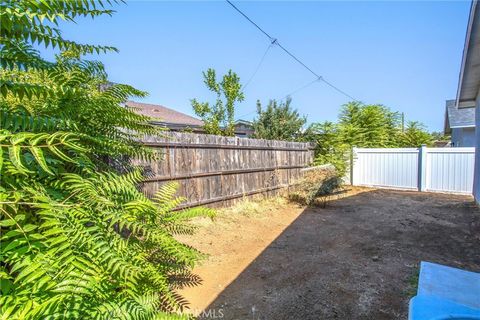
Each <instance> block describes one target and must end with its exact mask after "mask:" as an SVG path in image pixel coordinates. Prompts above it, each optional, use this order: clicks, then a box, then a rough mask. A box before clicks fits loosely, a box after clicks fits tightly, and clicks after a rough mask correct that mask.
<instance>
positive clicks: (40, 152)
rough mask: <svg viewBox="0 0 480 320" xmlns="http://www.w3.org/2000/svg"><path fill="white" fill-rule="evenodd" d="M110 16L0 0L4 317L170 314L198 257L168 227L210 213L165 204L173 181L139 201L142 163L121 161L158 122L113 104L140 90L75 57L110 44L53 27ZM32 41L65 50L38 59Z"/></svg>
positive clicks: (98, 8)
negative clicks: (87, 41) (82, 40)
mask: <svg viewBox="0 0 480 320" xmlns="http://www.w3.org/2000/svg"><path fill="white" fill-rule="evenodd" d="M106 3H110V2H108V1H107V2H106ZM110 14H112V10H110V9H108V8H106V7H104V4H103V3H102V2H100V1H95V0H85V1H61V0H55V1H54V0H42V1H37V0H22V1H18V0H4V1H2V5H1V10H0V18H1V23H0V34H1V38H0V60H1V68H0V84H1V87H0V92H1V95H2V99H1V101H0V119H1V121H0V124H1V129H0V176H1V179H0V233H1V235H2V238H1V241H2V246H1V251H0V252H1V255H0V290H1V293H2V295H1V297H0V318H2V319H159V318H169V317H172V318H179V317H180V315H178V314H177V312H178V311H180V310H181V308H182V307H183V305H184V304H185V301H184V300H183V298H181V297H180V296H179V295H178V294H177V293H176V292H175V288H176V287H178V286H181V285H185V284H187V285H189V284H194V283H196V282H197V281H198V279H197V278H196V277H195V276H193V275H192V274H191V273H190V270H191V268H192V266H193V265H194V264H195V262H196V261H197V259H199V258H200V257H201V254H200V253H199V252H197V251H196V250H194V249H193V248H191V247H189V246H186V245H184V244H182V243H180V242H178V241H177V240H176V239H175V238H174V236H173V235H174V233H177V232H191V231H192V227H191V226H190V225H188V224H186V223H185V221H186V220H187V219H188V218H189V217H192V216H195V215H211V214H212V212H211V211H210V210H208V209H193V210H186V211H177V212H174V211H172V209H173V208H175V207H176V206H177V205H178V204H179V203H180V202H181V201H182V199H181V198H176V197H175V196H174V194H175V191H176V188H175V186H174V185H172V184H168V185H165V186H164V187H162V188H161V189H160V190H159V191H158V192H157V193H156V195H155V196H154V198H153V200H150V199H148V198H146V196H145V195H144V194H143V193H142V192H141V191H139V190H138V186H137V185H138V183H139V182H140V181H142V180H143V179H144V177H143V175H142V169H141V168H137V167H134V166H132V165H131V163H130V161H128V159H126V157H144V158H148V159H155V157H156V156H155V153H154V152H152V150H150V149H148V148H146V147H144V146H142V145H141V144H139V143H138V142H137V140H138V138H139V137H140V136H142V135H145V134H156V133H158V131H157V129H156V128H155V127H153V126H151V125H150V124H149V123H148V120H149V118H148V117H144V116H141V115H138V114H136V113H135V112H134V111H132V110H130V109H127V108H124V107H122V106H121V103H122V102H124V101H125V100H126V99H127V98H129V97H139V96H140V97H141V96H145V94H146V93H144V92H142V91H139V90H136V89H135V88H132V87H131V86H128V85H124V84H114V85H112V86H109V87H108V88H105V84H106V83H107V82H108V80H107V74H106V72H105V70H104V67H103V65H102V64H101V63H100V62H97V61H87V60H84V59H83V58H82V55H83V54H85V53H89V54H91V53H98V52H102V51H115V49H114V48H111V47H102V46H92V45H83V44H77V43H75V42H72V41H68V40H65V39H63V38H62V37H61V35H60V30H59V29H58V28H57V27H56V26H58V24H59V22H60V21H61V20H64V21H74V20H75V18H76V17H78V16H92V17H97V16H101V15H110ZM34 46H44V47H47V48H53V49H55V48H57V49H58V48H60V49H61V52H62V53H61V54H60V55H59V56H58V58H57V61H54V62H51V61H46V60H45V59H43V58H42V57H41V55H40V54H39V52H38V51H36V50H35V49H34ZM102 87H103V88H104V89H103V90H101V89H100V88H102ZM122 159H124V160H123V161H118V160H122ZM111 160H117V161H116V166H115V167H113V166H112V161H111ZM120 169H121V170H120ZM120 172H123V174H121V173H120Z"/></svg>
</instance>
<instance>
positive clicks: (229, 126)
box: [191, 68, 244, 136]
mask: <svg viewBox="0 0 480 320" xmlns="http://www.w3.org/2000/svg"><path fill="white" fill-rule="evenodd" d="M203 78H204V83H205V85H206V86H207V88H208V89H209V90H210V91H212V92H214V93H215V95H216V100H215V102H214V103H209V102H199V101H198V100H197V99H192V101H191V103H192V107H193V110H194V112H195V114H196V115H198V116H199V117H200V118H201V119H202V120H203V122H204V129H205V132H206V133H209V134H217V135H223V136H233V135H234V134H235V105H236V103H237V102H242V101H243V100H244V95H243V92H242V90H241V84H240V78H239V77H238V76H237V74H236V73H235V72H233V71H232V70H229V71H228V73H227V74H225V75H224V76H223V77H222V81H221V82H217V76H216V72H215V70H214V69H211V68H210V69H208V70H207V71H206V72H203Z"/></svg>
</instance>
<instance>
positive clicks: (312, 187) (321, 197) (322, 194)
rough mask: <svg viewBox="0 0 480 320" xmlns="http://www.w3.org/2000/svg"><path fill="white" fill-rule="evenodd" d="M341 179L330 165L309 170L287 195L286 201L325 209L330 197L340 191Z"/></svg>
mask: <svg viewBox="0 0 480 320" xmlns="http://www.w3.org/2000/svg"><path fill="white" fill-rule="evenodd" d="M341 184H342V182H341V179H340V178H339V177H338V175H337V172H336V170H335V168H334V167H333V166H332V165H322V166H318V167H312V168H309V169H308V170H306V171H305V172H304V175H303V178H302V179H300V180H299V181H298V182H297V183H296V184H295V185H294V186H293V187H292V188H291V192H290V193H289V194H288V199H289V200H290V201H293V202H297V203H300V204H306V205H311V204H316V203H318V204H320V205H322V206H323V207H325V205H326V203H327V202H328V201H329V200H330V198H331V196H332V195H335V194H336V193H337V192H338V191H339V190H340V189H341Z"/></svg>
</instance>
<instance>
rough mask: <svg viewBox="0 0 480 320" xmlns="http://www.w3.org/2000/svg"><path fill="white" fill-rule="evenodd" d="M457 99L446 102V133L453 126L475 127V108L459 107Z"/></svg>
mask: <svg viewBox="0 0 480 320" xmlns="http://www.w3.org/2000/svg"><path fill="white" fill-rule="evenodd" d="M455 101H456V100H447V102H446V113H447V114H446V119H445V120H446V121H445V132H446V133H448V132H450V129H452V128H466V127H475V108H457V106H456V104H455Z"/></svg>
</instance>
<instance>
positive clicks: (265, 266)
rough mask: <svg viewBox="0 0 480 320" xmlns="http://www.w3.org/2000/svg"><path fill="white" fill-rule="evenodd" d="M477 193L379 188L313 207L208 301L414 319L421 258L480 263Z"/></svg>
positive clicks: (241, 311)
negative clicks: (411, 309)
mask: <svg viewBox="0 0 480 320" xmlns="http://www.w3.org/2000/svg"><path fill="white" fill-rule="evenodd" d="M479 247H480V212H479V210H478V209H476V208H475V207H474V206H473V204H472V202H471V198H469V197H465V196H453V195H445V194H431V193H418V192H402V191H387V190H375V191H371V192H366V193H361V194H358V195H354V196H351V197H348V198H343V199H339V200H334V201H331V202H329V204H328V205H327V207H326V208H319V207H310V208H307V209H306V210H305V211H304V212H303V213H302V214H301V215H300V216H299V217H298V218H297V219H296V220H295V221H294V222H293V223H292V224H291V225H290V226H289V227H288V228H287V229H286V230H285V231H284V232H283V233H282V234H281V235H280V236H279V237H277V238H276V239H275V240H274V241H273V242H272V243H271V244H270V245H269V246H268V247H267V248H266V249H265V250H264V251H263V252H262V253H261V254H260V255H259V256H258V257H257V258H256V259H255V260H254V261H253V262H252V263H251V264H250V265H249V266H248V267H247V268H246V269H245V270H244V271H243V272H242V273H241V274H240V275H239V276H238V277H237V278H236V279H235V280H234V281H233V282H232V283H231V284H230V285H229V286H228V287H226V288H225V290H224V291H223V292H222V293H221V294H220V295H219V296H218V297H217V298H216V300H215V301H214V302H213V303H211V304H210V305H209V307H208V308H206V309H205V312H204V317H203V318H210V319H211V318H221V319H242V320H243V319H255V320H256V319H274V320H279V319H406V316H407V306H408V298H409V296H408V293H407V292H409V291H411V288H409V287H410V286H411V278H412V275H414V274H415V272H416V270H417V266H418V263H419V262H420V261H421V260H426V261H432V262H437V263H442V264H447V265H450V266H454V267H460V268H465V269H469V270H472V271H477V272H478V271H480V254H479V251H478V248H479Z"/></svg>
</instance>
